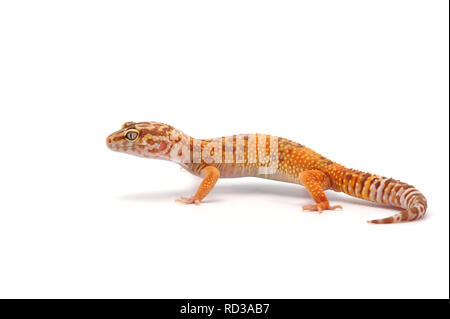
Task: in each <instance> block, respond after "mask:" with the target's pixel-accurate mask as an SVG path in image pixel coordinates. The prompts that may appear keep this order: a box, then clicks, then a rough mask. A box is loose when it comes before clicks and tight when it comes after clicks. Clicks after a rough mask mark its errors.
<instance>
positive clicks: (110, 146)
mask: <svg viewBox="0 0 450 319" xmlns="http://www.w3.org/2000/svg"><path fill="white" fill-rule="evenodd" d="M106 145H107V146H108V148H112V138H111V135H110V136H108V137H107V138H106Z"/></svg>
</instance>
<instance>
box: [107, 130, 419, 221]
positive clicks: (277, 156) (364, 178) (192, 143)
mask: <svg viewBox="0 0 450 319" xmlns="http://www.w3.org/2000/svg"><path fill="white" fill-rule="evenodd" d="M107 145H108V147H109V148H110V149H112V150H114V151H119V152H123V153H128V154H132V155H136V156H140V157H146V158H156V159H163V160H169V161H172V162H175V163H178V164H180V165H181V166H182V167H184V168H185V169H186V170H188V171H189V172H191V173H193V174H195V175H198V176H201V177H202V178H203V181H202V183H201V184H200V186H199V188H198V190H197V192H196V194H195V195H193V196H192V197H181V198H180V199H179V200H178V201H179V202H182V203H185V204H200V202H201V201H202V200H203V199H204V198H205V197H206V195H208V194H209V193H210V192H211V190H212V189H213V188H214V186H215V184H216V183H217V181H218V180H219V179H220V178H233V177H245V176H253V177H260V178H267V179H273V180H278V181H282V182H288V183H295V184H300V185H303V186H305V187H306V189H307V190H308V192H309V193H310V195H311V197H312V198H313V200H314V201H315V204H312V205H304V206H303V209H304V210H311V211H318V212H319V213H320V212H322V211H324V210H332V209H336V208H342V207H341V206H339V205H337V206H330V204H329V201H328V199H327V197H326V195H325V192H324V191H326V190H334V191H336V192H344V193H346V194H348V195H350V196H354V197H357V198H361V199H365V200H369V201H373V202H378V203H383V204H386V205H389V206H393V207H398V208H402V209H403V210H402V211H401V212H399V213H397V214H395V215H394V216H392V217H387V218H384V219H378V220H372V221H369V222H370V223H375V224H386V223H396V222H401V221H412V220H416V219H419V218H422V217H423V216H424V214H425V211H426V208H427V201H426V199H425V197H424V196H423V195H422V194H421V193H420V192H419V191H418V190H417V189H416V188H414V187H413V186H411V185H408V184H406V183H402V182H400V181H398V180H394V179H391V178H386V177H382V176H378V175H373V174H369V173H364V172H360V171H357V170H353V169H347V168H346V167H344V166H343V165H340V164H337V163H335V162H333V161H331V160H329V159H327V158H325V157H323V156H322V155H320V154H318V153H316V152H314V151H312V150H311V149H309V148H307V147H305V146H303V145H301V144H299V143H296V142H293V141H290V140H288V139H285V138H279V137H274V136H270V135H263V134H241V135H234V136H228V137H220V138H215V139H203V140H202V139H195V138H192V137H190V136H189V135H186V134H185V133H183V132H181V131H179V130H177V129H175V128H174V127H172V126H170V125H166V124H163V123H158V122H139V123H135V122H126V123H124V124H123V125H122V128H121V129H120V130H119V131H117V132H115V133H113V134H111V135H110V136H108V138H107Z"/></svg>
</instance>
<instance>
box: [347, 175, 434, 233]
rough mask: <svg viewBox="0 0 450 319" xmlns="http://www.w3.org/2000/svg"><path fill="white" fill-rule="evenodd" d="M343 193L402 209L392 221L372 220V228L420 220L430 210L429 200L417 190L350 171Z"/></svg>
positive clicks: (389, 179) (391, 180)
mask: <svg viewBox="0 0 450 319" xmlns="http://www.w3.org/2000/svg"><path fill="white" fill-rule="evenodd" d="M341 190H342V191H343V192H344V193H346V194H348V195H351V196H354V197H357V198H361V199H365V200H369V201H372V202H377V203H382V204H386V205H390V206H395V207H398V208H403V211H401V212H400V213H398V214H395V215H393V216H391V217H387V218H382V219H375V220H369V221H368V223H373V224H390V223H398V222H402V221H413V220H416V219H420V218H422V217H423V216H424V215H425V212H426V210H427V200H426V198H425V196H423V194H422V193H421V192H420V191H419V190H417V189H416V188H415V187H413V186H411V185H408V184H406V183H403V182H400V181H398V180H395V179H392V178H386V177H382V176H378V175H372V174H368V173H363V172H359V171H356V170H347V171H345V172H344V174H343V180H342V183H341Z"/></svg>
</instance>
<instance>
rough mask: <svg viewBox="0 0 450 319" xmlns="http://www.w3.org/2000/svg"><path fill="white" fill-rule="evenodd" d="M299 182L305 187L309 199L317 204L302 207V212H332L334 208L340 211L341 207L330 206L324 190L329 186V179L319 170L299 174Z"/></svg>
mask: <svg viewBox="0 0 450 319" xmlns="http://www.w3.org/2000/svg"><path fill="white" fill-rule="evenodd" d="M300 180H301V182H302V184H303V185H304V186H305V187H306V189H307V190H308V192H309V194H310V195H311V197H312V198H313V199H314V201H315V202H316V203H317V204H313V205H304V206H303V210H311V211H318V212H319V213H321V212H322V211H323V210H328V209H329V210H333V209H336V208H340V209H342V206H341V205H336V206H330V202H329V201H328V198H327V196H326V195H325V192H324V190H326V189H329V188H330V186H331V183H330V179H329V177H328V175H327V174H325V173H324V172H322V171H319V170H309V171H304V172H301V173H300Z"/></svg>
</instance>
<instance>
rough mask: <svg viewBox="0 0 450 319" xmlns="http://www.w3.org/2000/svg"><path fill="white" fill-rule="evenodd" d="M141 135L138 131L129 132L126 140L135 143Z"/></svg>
mask: <svg viewBox="0 0 450 319" xmlns="http://www.w3.org/2000/svg"><path fill="white" fill-rule="evenodd" d="M138 135H139V133H138V132H137V131H128V132H127V134H126V135H125V138H126V139H127V140H129V141H134V140H135V139H136V138H137V137H138Z"/></svg>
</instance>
